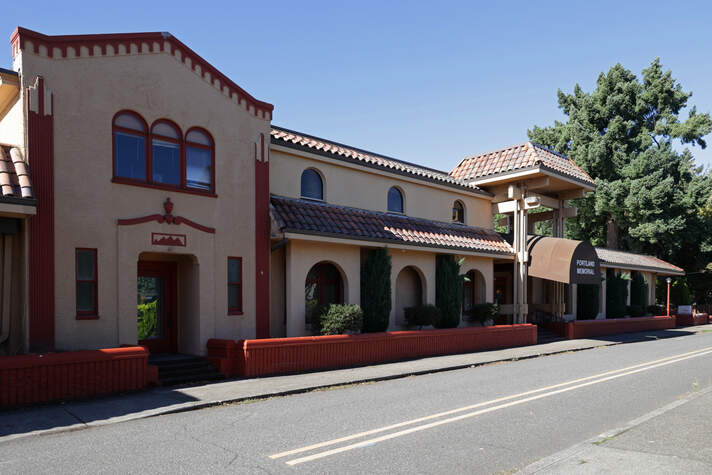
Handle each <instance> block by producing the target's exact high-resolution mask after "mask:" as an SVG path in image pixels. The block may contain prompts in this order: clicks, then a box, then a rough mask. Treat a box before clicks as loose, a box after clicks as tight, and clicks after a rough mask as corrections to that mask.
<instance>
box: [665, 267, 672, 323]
mask: <svg viewBox="0 0 712 475" xmlns="http://www.w3.org/2000/svg"><path fill="white" fill-rule="evenodd" d="M665 282H667V316H668V317H669V316H670V283H671V282H672V279H671V278H670V277H668V278H667V279H665Z"/></svg>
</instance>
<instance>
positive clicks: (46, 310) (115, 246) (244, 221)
mask: <svg viewBox="0 0 712 475" xmlns="http://www.w3.org/2000/svg"><path fill="white" fill-rule="evenodd" d="M11 48H12V55H13V64H12V68H11V69H7V70H5V69H3V70H0V144H2V146H1V147H0V188H1V189H2V194H1V195H0V231H1V232H2V236H3V240H2V249H1V251H2V258H1V259H0V263H1V264H2V269H1V271H2V272H0V274H2V285H1V286H0V290H1V291H2V304H1V307H2V308H1V311H0V315H1V316H2V320H1V322H2V327H1V329H2V333H0V336H1V337H2V338H0V345H1V346H0V348H2V349H3V353H5V354H7V353H17V352H23V351H45V350H53V349H56V350H76V349H87V348H103V347H116V346H120V345H125V344H136V343H140V344H144V345H146V346H148V347H149V348H150V349H151V351H154V352H181V353H189V354H195V355H201V354H204V353H205V349H206V342H207V341H208V340H209V339H210V338H223V339H232V340H238V339H250V338H266V337H279V336H299V335H305V334H309V331H310V330H309V317H308V305H309V302H317V303H333V302H343V303H360V299H361V293H360V272H361V264H362V261H363V255H364V252H365V251H367V250H368V249H373V248H376V247H383V246H386V247H387V249H388V252H389V253H390V255H391V259H392V276H391V287H392V289H393V302H392V310H391V316H390V324H389V328H390V329H399V328H403V327H404V319H403V309H404V308H405V307H408V306H413V305H417V304H420V303H435V263H436V257H437V256H438V255H440V254H451V255H456V256H457V257H458V258H461V259H462V268H461V270H462V273H463V274H466V275H468V277H469V279H467V284H466V285H465V287H464V288H463V289H462V291H463V302H464V303H463V307H464V308H463V312H467V309H468V306H472V305H474V304H478V303H485V302H495V301H497V302H499V303H500V304H501V305H502V313H503V318H504V319H505V320H506V321H508V322H525V321H528V320H531V318H532V315H534V310H538V311H546V312H549V313H552V314H555V315H557V316H560V317H563V315H564V314H571V312H567V311H566V310H565V307H566V305H567V302H568V304H569V305H570V306H571V299H572V298H574V297H572V295H575V291H574V292H573V294H570V295H569V294H566V291H565V290H564V289H565V288H564V285H565V284H571V286H569V287H568V289H569V290H568V292H569V293H570V292H571V290H570V289H571V288H573V286H574V285H576V284H577V283H580V282H584V281H585V282H588V283H590V282H600V280H601V270H600V269H601V268H602V267H603V268H605V267H612V266H617V267H621V268H624V269H627V268H630V269H633V270H642V271H645V272H648V273H650V282H651V287H652V289H653V290H654V285H652V282H653V280H654V279H653V276H654V274H655V273H659V274H665V273H668V274H676V273H678V274H679V273H680V272H681V270H680V269H677V268H674V266H672V267H670V265H669V264H667V263H658V264H656V265H652V266H651V265H647V264H641V265H638V264H636V263H635V262H634V263H627V262H628V261H630V260H631V259H632V260H635V258H630V257H624V256H623V257H622V256H621V255H619V254H615V255H614V253H609V254H607V255H606V256H604V257H602V258H601V259H599V255H598V254H597V253H596V251H594V250H593V248H591V247H590V245H587V244H586V243H578V242H570V243H568V244H566V243H564V241H566V240H563V239H561V237H562V236H563V226H564V219H565V218H567V217H571V216H575V209H574V208H570V207H568V205H567V203H568V200H569V199H571V198H576V197H580V196H582V195H583V193H587V192H592V191H593V190H594V188H595V186H594V184H593V180H592V179H591V178H590V177H589V176H588V175H587V174H586V173H585V172H584V171H583V170H581V169H580V168H578V167H577V166H576V165H575V164H574V163H573V162H572V161H571V160H570V159H568V158H567V157H564V156H561V155H558V154H556V153H553V152H551V151H549V150H547V149H545V148H544V147H540V146H538V145H535V144H531V143H525V144H522V145H519V146H516V147H510V148H507V149H503V150H499V151H496V152H492V153H489V154H484V155H478V156H475V157H470V158H467V159H465V160H463V161H462V162H461V163H460V164H459V165H458V166H457V167H456V168H455V169H454V170H453V171H452V172H449V173H448V172H443V171H438V170H433V169H429V168H427V167H422V166H418V165H415V164H412V163H408V162H405V161H401V160H397V159H393V158H390V157H386V156H383V155H380V154H377V153H372V152H367V151H364V150H361V149H358V148H355V147H350V146H346V145H343V144H339V143H336V142H333V141H330V140H327V139H321V138H317V137H314V136H310V135H307V134H303V133H299V132H295V131H292V130H288V129H284V128H280V127H276V126H273V125H272V123H271V122H272V113H273V106H272V105H271V104H269V103H267V102H263V101H261V100H258V99H256V98H254V97H252V96H251V95H250V94H249V93H248V92H246V91H244V90H243V89H242V88H240V86H238V85H237V84H236V83H235V82H233V81H232V80H231V79H229V78H228V77H226V76H225V75H224V74H222V73H221V72H220V71H219V70H217V69H216V68H215V67H214V66H212V65H211V64H209V63H208V62H206V61H205V60H204V59H202V58H201V57H200V56H199V55H198V54H196V53H195V52H194V51H192V50H191V49H190V48H188V47H187V46H186V45H184V44H183V43H181V42H180V41H179V40H178V39H176V38H175V37H174V36H172V35H170V34H168V33H136V34H116V35H72V36H46V35H43V34H40V33H37V32H33V31H30V30H26V29H23V28H18V29H17V30H16V31H15V32H14V33H13V35H12V37H11ZM540 206H546V207H547V208H551V210H552V211H549V212H548V213H539V214H537V215H536V216H535V217H532V216H529V214H528V211H529V210H530V209H533V208H537V207H540ZM496 213H501V214H505V215H508V216H510V224H511V228H512V234H511V235H510V236H506V235H503V234H500V233H497V232H495V231H494V225H493V215H494V214H496ZM541 219H551V220H552V221H553V223H554V226H553V227H554V236H553V237H550V238H545V239H546V240H551V239H554V240H555V241H546V240H545V241H541V243H536V244H535V243H533V242H532V238H531V236H530V234H531V226H532V224H533V222H535V220H541ZM537 242H539V241H537ZM545 242H549V243H553V244H551V246H553V248H556V247H557V246H563V247H562V248H561V249H564V248H566V249H565V251H562V252H563V254H562V255H563V261H562V262H564V265H566V266H569V267H571V266H572V265H573V267H571V269H573V270H572V271H571V272H568V271H569V270H570V269H569V267H567V273H566V276H564V277H557V276H556V275H554V274H555V273H554V272H553V271H554V270H555V267H556V266H553V265H547V263H548V262H549V261H551V253H549V254H546V253H545V252H544V250H545V248H547V249H549V248H548V247H547V246H549V245H548V244H544V243H545ZM623 254H626V253H623ZM576 256H578V261H580V262H589V263H593V264H592V266H593V270H591V271H590V272H589V271H588V270H585V269H584V270H585V272H583V273H581V272H579V273H578V274H577V273H576V272H577V271H576V262H575V261H576V259H575V258H574V257H576ZM611 256H613V257H611ZM626 259H628V260H626ZM552 262H553V261H552ZM572 262H573V264H572ZM604 264H605V266H604ZM626 265H627V266H628V267H625V266H626ZM580 267H581V266H580V265H579V268H580ZM584 267H585V266H584ZM530 268H531V269H535V268H537V269H539V272H540V273H539V274H537V275H536V276H530V273H529V271H530ZM547 268H548V269H549V270H547ZM589 270H590V269H589ZM649 295H650V296H651V297H650V298H651V299H652V300H653V301H654V291H653V292H651V293H650V294H649ZM604 301H605V299H604ZM530 305H537V306H538V307H537V308H536V309H535V308H534V307H532V308H530ZM573 308H575V304H574V305H573ZM604 312H605V310H604ZM464 324H465V323H463V325H464Z"/></svg>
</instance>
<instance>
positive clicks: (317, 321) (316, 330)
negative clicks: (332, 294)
mask: <svg viewBox="0 0 712 475" xmlns="http://www.w3.org/2000/svg"><path fill="white" fill-rule="evenodd" d="M315 302H316V301H315ZM328 310H329V306H328V305H319V304H318V303H310V304H307V316H308V321H309V324H310V325H311V331H312V335H321V316H322V315H324V314H325V313H326V312H327V311H328Z"/></svg>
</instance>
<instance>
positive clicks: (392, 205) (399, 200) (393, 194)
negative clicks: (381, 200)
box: [388, 186, 403, 213]
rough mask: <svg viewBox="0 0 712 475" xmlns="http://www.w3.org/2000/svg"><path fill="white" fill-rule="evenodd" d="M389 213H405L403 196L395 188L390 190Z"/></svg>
mask: <svg viewBox="0 0 712 475" xmlns="http://www.w3.org/2000/svg"><path fill="white" fill-rule="evenodd" d="M388 211H392V212H394V213H402V212H403V195H402V194H401V192H400V190H399V189H398V188H396V187H395V186H393V187H391V189H390V190H388Z"/></svg>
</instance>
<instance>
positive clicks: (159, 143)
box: [112, 111, 215, 194]
mask: <svg viewBox="0 0 712 475" xmlns="http://www.w3.org/2000/svg"><path fill="white" fill-rule="evenodd" d="M112 129H113V140H114V165H113V168H114V179H113V181H114V182H117V183H125V184H134V185H143V186H151V187H155V188H161V189H170V190H178V191H180V190H183V191H186V192H191V193H199V194H214V193H215V142H214V141H213V138H212V137H211V136H210V134H209V133H208V131H207V130H205V129H201V128H199V127H192V128H190V129H188V132H187V133H186V135H185V138H183V136H182V134H181V130H180V128H179V127H178V125H176V124H175V123H174V122H173V121H170V120H168V119H159V120H157V121H155V122H154V123H153V125H152V126H151V128H150V130H149V128H148V126H147V125H146V122H145V121H144V120H143V118H142V117H141V116H140V115H138V114H136V113H135V112H131V111H121V112H119V113H118V114H116V116H115V117H114V121H113V123H112Z"/></svg>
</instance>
